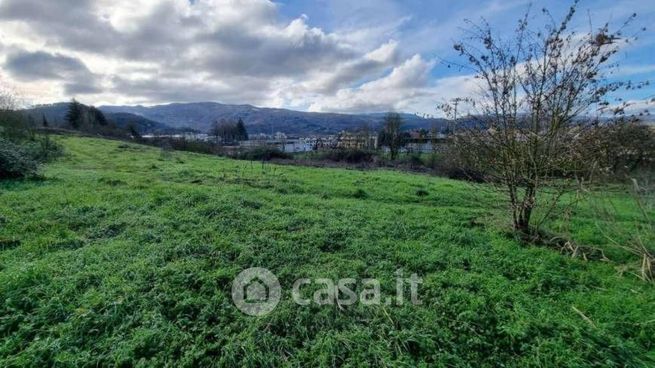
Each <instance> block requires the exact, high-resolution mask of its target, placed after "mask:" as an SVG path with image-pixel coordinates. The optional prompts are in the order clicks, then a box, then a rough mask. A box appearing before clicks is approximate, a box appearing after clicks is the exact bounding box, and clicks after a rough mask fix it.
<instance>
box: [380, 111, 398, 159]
mask: <svg viewBox="0 0 655 368" xmlns="http://www.w3.org/2000/svg"><path fill="white" fill-rule="evenodd" d="M402 126H403V119H402V117H401V116H400V114H398V113H394V112H390V113H388V114H387V115H386V116H385V118H384V125H383V127H382V131H381V132H380V138H379V141H380V145H383V146H387V147H389V154H390V155H391V159H392V160H395V159H396V157H398V152H399V151H400V148H402V147H403V145H404V137H403V135H402V132H401V128H402Z"/></svg>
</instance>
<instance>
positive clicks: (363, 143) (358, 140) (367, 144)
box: [336, 132, 378, 149]
mask: <svg viewBox="0 0 655 368" xmlns="http://www.w3.org/2000/svg"><path fill="white" fill-rule="evenodd" d="M377 147H378V136H377V135H366V134H361V133H351V132H341V133H339V135H338V137H337V142H336V148H344V149H376V148H377Z"/></svg>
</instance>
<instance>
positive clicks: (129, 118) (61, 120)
mask: <svg viewBox="0 0 655 368" xmlns="http://www.w3.org/2000/svg"><path fill="white" fill-rule="evenodd" d="M25 111H26V112H27V113H28V115H30V116H32V117H33V118H34V120H35V121H37V122H39V123H40V122H41V121H42V119H43V117H44V116H45V118H46V119H47V120H48V123H49V124H50V126H55V127H57V126H63V125H65V123H66V122H65V116H66V112H67V111H68V102H60V103H55V104H50V105H38V106H35V107H32V108H30V109H27V110H25ZM103 113H104V115H105V117H106V118H107V120H109V121H111V122H113V123H114V124H116V126H118V127H119V128H126V127H127V126H129V125H134V126H135V127H136V128H137V130H138V131H139V132H140V133H141V134H147V133H173V132H178V131H179V129H174V128H171V127H170V126H168V125H166V124H162V123H160V122H157V121H153V120H150V119H148V118H146V117H144V116H141V115H135V114H131V113H127V112H107V111H103Z"/></svg>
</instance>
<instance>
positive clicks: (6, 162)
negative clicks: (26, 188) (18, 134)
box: [0, 138, 38, 179]
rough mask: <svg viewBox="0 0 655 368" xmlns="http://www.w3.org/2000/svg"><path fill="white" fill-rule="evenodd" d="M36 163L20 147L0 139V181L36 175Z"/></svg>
mask: <svg viewBox="0 0 655 368" xmlns="http://www.w3.org/2000/svg"><path fill="white" fill-rule="evenodd" d="M37 168H38V162H37V161H36V160H34V159H33V158H32V157H31V155H30V154H29V153H28V152H27V151H26V150H24V149H23V148H22V147H21V146H19V145H17V144H15V143H12V142H10V141H8V140H6V139H3V138H0V179H15V178H25V177H29V176H33V175H35V174H36V171H37Z"/></svg>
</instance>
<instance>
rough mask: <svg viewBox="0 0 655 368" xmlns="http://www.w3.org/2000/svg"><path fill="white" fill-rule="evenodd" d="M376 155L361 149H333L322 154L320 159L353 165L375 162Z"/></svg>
mask: <svg viewBox="0 0 655 368" xmlns="http://www.w3.org/2000/svg"><path fill="white" fill-rule="evenodd" d="M374 156H375V155H374V153H373V152H371V151H365V150H360V149H332V150H327V151H322V152H320V154H319V156H318V158H319V159H323V160H329V161H335V162H348V163H351V164H357V163H365V162H373V158H374Z"/></svg>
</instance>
